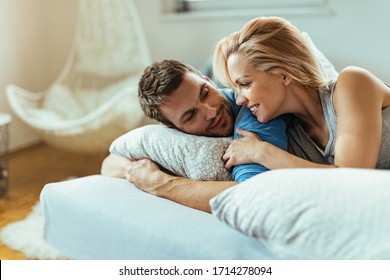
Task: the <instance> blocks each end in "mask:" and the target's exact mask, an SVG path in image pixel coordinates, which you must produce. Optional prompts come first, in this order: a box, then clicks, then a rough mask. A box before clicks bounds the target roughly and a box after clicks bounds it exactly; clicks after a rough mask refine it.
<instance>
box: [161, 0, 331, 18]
mask: <svg viewBox="0 0 390 280" xmlns="http://www.w3.org/2000/svg"><path fill="white" fill-rule="evenodd" d="M163 1H164V5H163V7H164V13H165V14H176V15H179V16H180V15H182V16H192V17H194V16H195V17H197V16H199V17H200V16H240V15H242V16H248V15H253V16H268V15H279V16H283V15H293V14H301V15H308V14H309V15H310V14H316V15H317V14H328V13H329V12H330V9H329V4H328V2H329V0H163Z"/></svg>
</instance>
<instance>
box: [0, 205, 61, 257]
mask: <svg viewBox="0 0 390 280" xmlns="http://www.w3.org/2000/svg"><path fill="white" fill-rule="evenodd" d="M43 220H44V219H43V213H42V210H41V205H40V203H39V202H38V203H37V204H35V205H34V207H33V208H32V211H31V213H30V214H29V215H28V216H27V217H26V218H25V219H24V220H21V221H18V222H15V223H12V224H9V225H7V226H5V227H4V228H3V229H2V230H1V232H0V240H1V242H3V243H4V244H5V245H7V246H8V247H10V248H12V249H14V250H17V251H20V252H22V253H23V254H24V255H25V256H26V257H28V258H30V259H46V260H60V259H62V260H63V259H69V258H68V257H66V256H65V255H63V254H62V253H61V252H59V251H58V250H57V249H55V248H53V247H51V246H50V245H48V244H47V243H46V242H45V241H44V239H43Z"/></svg>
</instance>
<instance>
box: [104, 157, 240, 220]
mask: <svg viewBox="0 0 390 280" xmlns="http://www.w3.org/2000/svg"><path fill="white" fill-rule="evenodd" d="M101 173H102V175H106V176H112V177H119V178H126V179H127V180H128V181H129V182H131V183H133V184H134V185H135V186H136V187H138V188H139V189H141V190H143V191H145V192H148V193H150V194H153V195H156V196H159V197H164V198H167V199H169V200H173V201H175V202H177V203H180V204H182V205H185V206H188V207H191V208H194V209H198V210H201V211H205V212H211V209H210V205H209V200H210V199H211V198H213V197H214V196H216V195H217V194H219V193H220V192H222V191H224V190H226V189H228V188H229V187H231V186H234V185H236V184H237V183H236V182H233V181H195V180H192V179H188V178H182V177H177V176H173V175H169V174H167V173H165V172H163V171H161V170H160V169H159V167H158V166H157V164H155V163H154V162H153V161H151V160H149V159H141V160H137V161H130V160H128V159H126V158H122V157H118V156H114V155H109V156H108V157H107V158H106V159H105V160H104V161H103V164H102V169H101Z"/></svg>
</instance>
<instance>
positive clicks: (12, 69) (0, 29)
mask: <svg viewBox="0 0 390 280" xmlns="http://www.w3.org/2000/svg"><path fill="white" fill-rule="evenodd" d="M76 1H77V0H28V1H26V0H0V42H1V44H0V73H1V74H0V112H4V111H5V112H11V111H10V108H9V106H8V104H7V101H6V98H5V96H4V90H3V89H4V88H5V86H6V85H7V84H8V83H16V84H18V85H20V86H22V87H25V88H27V89H30V90H35V91H39V90H42V89H44V88H45V87H47V86H48V85H49V84H50V83H51V82H52V81H53V80H54V79H55V78H56V76H57V75H58V74H59V72H60V70H61V68H62V66H63V64H64V62H65V61H66V56H67V54H68V51H69V48H70V46H71V41H72V35H73V32H74V27H75V16H76V8H75V7H76ZM134 1H135V3H136V5H137V8H138V11H139V15H140V17H141V21H142V23H143V25H144V30H145V32H146V36H147V40H148V42H149V45H150V49H151V53H152V57H153V59H154V60H160V59H164V58H174V59H178V60H181V61H183V62H187V63H190V64H192V65H194V66H195V67H198V68H200V69H201V68H202V67H203V66H204V64H205V62H206V60H207V59H208V58H209V57H210V55H211V54H212V51H213V47H214V45H215V43H216V42H217V41H218V40H220V39H221V38H222V37H224V36H226V35H227V34H229V33H231V32H233V31H236V30H238V29H240V27H241V26H242V25H243V24H244V23H245V22H247V21H248V20H249V19H250V18H249V17H247V18H245V17H237V18H232V17H230V18H218V19H212V18H207V19H191V20H190V19H185V20H179V19H177V20H167V19H164V18H163V17H162V16H161V14H160V11H161V10H162V8H161V2H162V1H161V0H147V1H145V0H134ZM329 2H330V6H331V7H332V10H333V11H334V13H333V14H332V15H327V16H314V17H311V16H304V17H302V16H301V17H298V16H289V17H286V18H287V19H289V20H291V21H292V22H293V23H294V24H295V25H296V26H297V27H298V28H300V29H301V30H304V31H306V32H308V33H309V34H310V35H311V37H312V39H313V41H314V42H315V43H316V45H317V46H318V48H319V49H320V50H321V51H323V52H324V53H325V55H326V56H327V57H328V58H329V59H330V60H331V61H332V62H333V63H334V64H335V66H336V68H337V69H338V70H340V69H342V68H343V67H345V66H347V65H352V64H353V65H359V66H362V67H365V68H367V69H369V70H371V71H372V72H374V73H375V74H376V75H377V76H379V77H380V78H381V79H383V80H384V81H386V82H388V83H390V49H389V46H390V17H389V16H388V13H389V11H390V1H388V0H371V1H363V0H330V1H329ZM258 16H261V15H260V14H259V15H258ZM36 139H37V138H36V136H34V134H33V133H32V132H31V130H30V129H29V128H28V127H26V126H25V125H23V124H22V123H20V121H18V120H17V118H16V117H15V116H14V121H13V123H12V125H11V147H12V148H14V149H15V148H17V147H20V146H22V145H26V144H28V143H31V142H32V141H34V140H36Z"/></svg>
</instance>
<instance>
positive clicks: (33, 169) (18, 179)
mask: <svg viewBox="0 0 390 280" xmlns="http://www.w3.org/2000/svg"><path fill="white" fill-rule="evenodd" d="M105 156H106V154H104V155H103V154H99V155H82V154H75V153H70V152H66V151H63V150H59V149H56V148H53V147H50V146H48V145H46V144H43V143H40V144H37V145H34V146H32V147H29V148H26V149H23V150H20V151H17V152H14V153H11V154H10V157H9V176H10V186H9V189H8V192H7V193H6V195H4V196H2V197H0V229H1V228H3V227H4V226H5V225H7V224H9V223H11V222H14V221H17V220H21V219H23V218H25V217H26V216H27V215H28V213H29V212H30V210H31V207H32V206H33V205H34V204H35V203H36V202H37V201H38V199H39V194H40V192H41V190H42V188H43V186H44V185H45V184H46V183H50V182H57V181H61V180H64V179H67V178H69V177H73V176H76V177H81V176H86V175H91V174H98V173H100V166H101V162H102V161H103V159H104V157H105ZM0 259H1V260H23V259H26V257H25V256H24V255H23V254H22V253H20V252H17V251H14V250H12V249H10V248H8V247H7V246H5V245H4V244H3V243H1V242H0Z"/></svg>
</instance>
